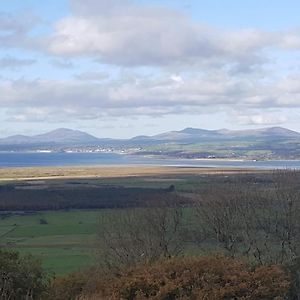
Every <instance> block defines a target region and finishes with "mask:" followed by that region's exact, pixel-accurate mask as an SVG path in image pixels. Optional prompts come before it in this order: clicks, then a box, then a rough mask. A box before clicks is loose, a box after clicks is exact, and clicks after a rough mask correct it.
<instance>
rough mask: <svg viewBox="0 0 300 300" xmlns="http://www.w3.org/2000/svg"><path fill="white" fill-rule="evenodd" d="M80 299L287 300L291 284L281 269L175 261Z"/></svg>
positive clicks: (101, 283)
mask: <svg viewBox="0 0 300 300" xmlns="http://www.w3.org/2000/svg"><path fill="white" fill-rule="evenodd" d="M93 285H94V290H91V285H90V286H89V292H88V293H86V294H85V295H83V296H82V297H81V298H80V299H84V300H91V299H128V300H129V299H130V300H134V299H139V300H142V299H153V300H164V299H165V300H167V299H168V300H171V299H198V300H206V299H207V300H221V299H243V300H251V299H253V300H254V299H255V300H259V299H261V300H262V299H263V300H268V299H277V300H279V299H285V297H286V294H287V291H288V288H289V281H288V277H287V276H286V275H285V273H284V272H283V270H282V269H280V268H279V267H278V266H260V267H258V268H251V266H249V265H248V264H247V263H244V262H242V261H239V260H235V259H232V258H226V257H202V258H186V259H171V260H167V261H164V262H160V263H156V264H154V265H152V266H149V265H144V266H140V267H138V268H135V269H132V270H127V271H124V272H121V273H120V274H118V276H116V277H114V278H107V277H106V278H105V277H104V278H102V279H101V280H98V282H95V283H94V284H93Z"/></svg>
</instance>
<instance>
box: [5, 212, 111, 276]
mask: <svg viewBox="0 0 300 300" xmlns="http://www.w3.org/2000/svg"><path fill="white" fill-rule="evenodd" d="M100 213H106V212H105V210H102V211H69V212H42V213H36V214H26V215H25V214H24V215H12V216H9V217H5V218H4V219H2V220H1V221H0V244H1V247H7V248H10V249H14V250H18V251H20V252H22V253H31V254H33V255H34V256H35V257H37V258H39V259H40V260H41V261H42V262H43V266H44V267H45V268H46V269H47V270H50V271H53V272H55V273H57V274H63V273H68V272H71V271H73V270H77V269H81V268H86V267H88V266H90V265H91V263H92V260H93V256H94V254H95V252H96V240H97V239H96V234H97V230H98V226H97V223H98V218H99V214H100ZM41 219H42V220H46V222H47V223H48V224H40V220H41Z"/></svg>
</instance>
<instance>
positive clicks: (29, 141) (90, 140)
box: [0, 127, 300, 146]
mask: <svg viewBox="0 0 300 300" xmlns="http://www.w3.org/2000/svg"><path fill="white" fill-rule="evenodd" d="M295 138H300V133H299V132H296V131H292V130H289V129H286V128H283V127H270V128H261V129H248V130H228V129H220V130H206V129H199V128H185V129H183V130H180V131H169V132H164V133H161V134H157V135H153V136H136V137H133V138H131V139H127V140H114V139H109V138H98V137H95V136H93V135H90V134H88V133H86V132H83V131H80V130H72V129H67V128H60V129H56V130H53V131H50V132H48V133H44V134H39V135H34V136H25V135H13V136H9V137H6V138H2V139H0V145H37V144H45V145H48V144H53V145H74V146H76V145H89V144H90V145H95V144H97V143H100V144H105V143H107V144H111V143H113V142H114V141H115V142H119V143H124V144H138V143H141V144H143V143H146V144H147V142H156V143H162V142H178V143H181V142H184V143H186V142H198V143H200V142H202V141H206V142H207V141H217V140H220V141H222V140H236V139H239V140H240V139H246V140H253V139H254V140H255V139H266V140H270V139H272V140H274V139H295Z"/></svg>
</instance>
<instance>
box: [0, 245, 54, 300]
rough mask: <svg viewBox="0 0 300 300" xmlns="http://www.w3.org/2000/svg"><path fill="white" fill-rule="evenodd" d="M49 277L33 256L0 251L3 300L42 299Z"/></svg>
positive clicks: (0, 284)
mask: <svg viewBox="0 0 300 300" xmlns="http://www.w3.org/2000/svg"><path fill="white" fill-rule="evenodd" d="M48 286H49V277H48V275H47V274H46V273H45V272H44V271H43V269H42V267H41V264H40V262H39V261H37V260H35V259H34V258H33V257H31V256H24V257H21V256H20V255H19V254H18V253H16V252H8V251H2V250H0V298H1V299H3V300H8V299H10V300H22V299H24V300H25V299H26V300H29V299H42V298H43V297H44V296H45V295H46V293H47V291H48Z"/></svg>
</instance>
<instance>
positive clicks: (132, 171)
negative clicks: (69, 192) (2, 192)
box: [0, 166, 266, 181]
mask: <svg viewBox="0 0 300 300" xmlns="http://www.w3.org/2000/svg"><path fill="white" fill-rule="evenodd" d="M261 172H266V171H262V170H254V169H234V168H224V169H218V168H191V167H158V166H94V167H90V166H89V167H87V166H84V167H33V168H7V169H0V181H21V180H46V179H64V178H66V179H67V178H70V179H71V178H113V177H132V176H155V175H176V174H178V175H179V174H191V175H192V174H193V175H201V174H234V173H261Z"/></svg>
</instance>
